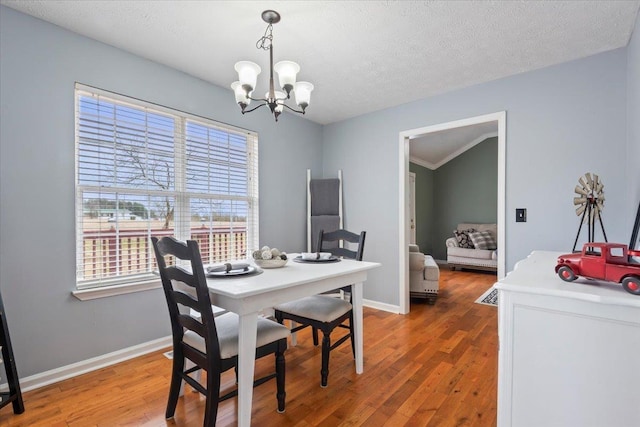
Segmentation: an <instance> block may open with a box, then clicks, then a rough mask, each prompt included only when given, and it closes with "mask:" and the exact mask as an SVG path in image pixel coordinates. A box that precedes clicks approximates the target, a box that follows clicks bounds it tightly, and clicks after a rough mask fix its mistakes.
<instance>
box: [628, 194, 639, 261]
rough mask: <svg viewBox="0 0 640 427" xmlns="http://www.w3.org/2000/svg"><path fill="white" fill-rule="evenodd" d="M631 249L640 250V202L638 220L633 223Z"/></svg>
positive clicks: (637, 213)
mask: <svg viewBox="0 0 640 427" xmlns="http://www.w3.org/2000/svg"><path fill="white" fill-rule="evenodd" d="M629 249H632V250H633V249H635V250H640V203H638V212H636V222H634V223H633V231H632V232H631V240H630V241H629Z"/></svg>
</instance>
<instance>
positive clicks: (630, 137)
mask: <svg viewBox="0 0 640 427" xmlns="http://www.w3.org/2000/svg"><path fill="white" fill-rule="evenodd" d="M639 76H640V14H638V17H637V18H636V27H635V30H634V32H633V35H632V37H631V41H630V42H629V46H628V47H627V150H628V152H627V155H626V159H627V182H628V187H629V193H628V206H627V207H626V212H628V213H629V220H628V222H627V224H628V229H629V230H631V227H632V226H633V225H632V224H633V221H634V219H635V213H636V211H637V209H638V204H640V77H639ZM629 234H631V231H629ZM628 241H629V238H627V239H626V240H622V242H623V243H627V242H628Z"/></svg>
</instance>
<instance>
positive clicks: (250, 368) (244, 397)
mask: <svg viewBox="0 0 640 427" xmlns="http://www.w3.org/2000/svg"><path fill="white" fill-rule="evenodd" d="M296 255H297V254H290V259H289V261H288V263H287V264H286V265H285V266H284V267H281V268H272V269H264V270H263V272H262V273H260V274H254V275H247V276H237V277H224V278H207V285H208V287H209V290H210V293H211V295H212V303H213V304H214V305H216V306H218V307H221V308H224V309H225V310H228V311H231V312H234V313H236V314H238V315H239V317H240V325H239V328H240V330H239V337H238V426H240V427H248V426H250V425H251V404H252V400H253V375H254V368H255V348H256V334H257V322H258V315H259V314H260V312H261V310H263V309H265V308H269V307H273V306H275V305H277V304H280V303H283V302H287V301H292V300H294V299H297V298H302V297H305V296H309V295H315V294H318V293H321V292H325V291H329V290H332V289H336V288H340V287H344V286H349V285H351V292H352V304H353V321H354V322H353V323H354V334H355V337H354V338H355V340H354V341H355V353H356V373H358V374H361V373H362V372H363V371H364V363H363V354H362V351H363V350H362V349H363V339H362V323H363V320H362V286H363V283H364V282H365V281H366V279H367V273H368V271H369V270H371V269H373V268H376V267H379V266H380V264H379V263H376V262H367V261H354V260H350V259H343V260H340V261H339V262H330V263H328V262H322V263H321V262H316V263H298V262H295V261H293V259H291V258H293V257H295V256H296Z"/></svg>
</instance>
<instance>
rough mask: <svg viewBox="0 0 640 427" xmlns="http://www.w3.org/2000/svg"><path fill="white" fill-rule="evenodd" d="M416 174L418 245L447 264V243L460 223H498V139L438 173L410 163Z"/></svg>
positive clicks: (483, 145)
mask: <svg viewBox="0 0 640 427" xmlns="http://www.w3.org/2000/svg"><path fill="white" fill-rule="evenodd" d="M409 171H410V172H414V173H415V174H416V243H417V244H418V246H420V251H421V252H423V253H425V254H430V255H432V256H433V257H434V259H439V260H446V259H447V248H446V245H445V241H446V240H447V239H448V238H449V237H452V236H453V230H454V229H455V228H456V227H457V225H458V224H459V223H461V222H478V223H497V221H498V138H497V137H493V138H487V139H485V140H484V141H482V142H481V143H479V144H478V145H476V146H475V147H473V148H471V149H469V150H468V151H465V152H464V153H462V154H461V155H459V156H458V157H456V158H455V159H453V160H451V161H449V162H447V163H445V164H444V165H442V166H441V167H439V168H438V169H436V170H435V171H433V170H430V169H428V168H425V167H423V166H420V165H417V164H415V163H409Z"/></svg>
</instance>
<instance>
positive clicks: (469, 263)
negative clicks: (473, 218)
mask: <svg viewBox="0 0 640 427" xmlns="http://www.w3.org/2000/svg"><path fill="white" fill-rule="evenodd" d="M456 230H457V231H458V233H459V234H462V233H463V232H464V231H465V230H475V231H487V232H489V234H490V235H491V236H492V237H493V240H494V241H497V239H496V236H497V226H496V224H478V223H462V224H458V227H457V229H456ZM463 241H464V239H463ZM446 244H447V263H448V264H449V266H450V267H451V269H452V270H455V268H456V267H458V268H469V269H475V270H488V271H497V269H498V252H497V250H498V249H497V248H496V249H477V248H463V247H460V245H459V242H458V239H457V238H456V237H455V235H454V237H450V238H448V239H447V241H446Z"/></svg>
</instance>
